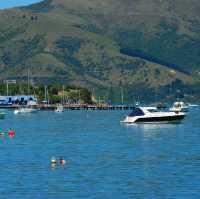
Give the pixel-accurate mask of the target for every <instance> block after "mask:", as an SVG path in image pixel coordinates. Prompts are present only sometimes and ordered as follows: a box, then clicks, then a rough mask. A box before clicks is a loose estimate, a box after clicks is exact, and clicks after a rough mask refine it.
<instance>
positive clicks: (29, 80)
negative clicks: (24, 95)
mask: <svg viewBox="0 0 200 199" xmlns="http://www.w3.org/2000/svg"><path fill="white" fill-rule="evenodd" d="M27 81H28V95H30V74H29V69H28V80H27Z"/></svg>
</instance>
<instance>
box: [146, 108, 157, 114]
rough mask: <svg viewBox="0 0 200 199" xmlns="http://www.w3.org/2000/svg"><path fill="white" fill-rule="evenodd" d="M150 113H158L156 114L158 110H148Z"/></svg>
mask: <svg viewBox="0 0 200 199" xmlns="http://www.w3.org/2000/svg"><path fill="white" fill-rule="evenodd" d="M148 111H149V112H150V113H156V112H158V110H157V109H148Z"/></svg>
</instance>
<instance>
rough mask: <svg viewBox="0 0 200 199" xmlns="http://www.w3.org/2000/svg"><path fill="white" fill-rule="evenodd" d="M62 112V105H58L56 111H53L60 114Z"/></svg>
mask: <svg viewBox="0 0 200 199" xmlns="http://www.w3.org/2000/svg"><path fill="white" fill-rule="evenodd" d="M63 111H64V107H63V105H62V104H58V105H57V107H56V109H55V112H56V113H62V112H63Z"/></svg>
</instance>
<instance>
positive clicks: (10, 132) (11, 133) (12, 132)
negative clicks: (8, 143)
mask: <svg viewBox="0 0 200 199" xmlns="http://www.w3.org/2000/svg"><path fill="white" fill-rule="evenodd" d="M8 136H9V137H10V138H12V137H14V136H15V132H14V131H13V130H11V129H10V130H9V131H8Z"/></svg>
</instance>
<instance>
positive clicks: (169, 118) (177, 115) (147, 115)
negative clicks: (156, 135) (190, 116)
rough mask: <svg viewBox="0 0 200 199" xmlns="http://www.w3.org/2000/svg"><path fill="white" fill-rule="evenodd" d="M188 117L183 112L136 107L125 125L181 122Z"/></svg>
mask: <svg viewBox="0 0 200 199" xmlns="http://www.w3.org/2000/svg"><path fill="white" fill-rule="evenodd" d="M185 116H186V114H185V113H183V112H164V111H158V110H157V109H156V108H155V107H136V108H134V109H133V111H132V112H131V113H130V114H129V115H128V116H126V118H125V119H124V120H123V121H122V122H123V123H156V122H159V123H169V122H175V121H180V120H182V119H183V118H184V117H185Z"/></svg>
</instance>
